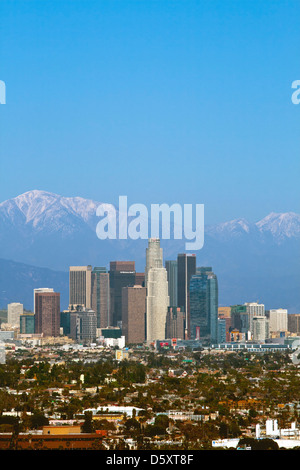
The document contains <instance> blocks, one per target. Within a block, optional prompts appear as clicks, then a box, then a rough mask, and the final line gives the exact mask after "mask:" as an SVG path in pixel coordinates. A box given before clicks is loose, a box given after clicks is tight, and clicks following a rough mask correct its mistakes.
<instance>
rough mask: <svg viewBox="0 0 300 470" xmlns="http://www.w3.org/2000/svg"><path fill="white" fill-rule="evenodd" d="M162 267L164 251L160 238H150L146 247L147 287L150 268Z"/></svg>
mask: <svg viewBox="0 0 300 470" xmlns="http://www.w3.org/2000/svg"><path fill="white" fill-rule="evenodd" d="M162 267H163V251H162V248H161V247H160V239H159V238H150V239H149V241H148V248H146V268H145V287H147V282H148V272H149V269H151V268H162Z"/></svg>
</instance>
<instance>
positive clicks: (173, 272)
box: [165, 260, 177, 307]
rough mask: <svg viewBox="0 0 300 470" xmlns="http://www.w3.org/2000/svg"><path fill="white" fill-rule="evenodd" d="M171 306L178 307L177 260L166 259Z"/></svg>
mask: <svg viewBox="0 0 300 470" xmlns="http://www.w3.org/2000/svg"><path fill="white" fill-rule="evenodd" d="M165 267H166V270H167V275H168V292H169V298H170V306H171V307H177V261H176V260H175V261H173V260H172V261H166V262H165Z"/></svg>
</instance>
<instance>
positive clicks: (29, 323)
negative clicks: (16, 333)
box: [20, 312, 34, 334]
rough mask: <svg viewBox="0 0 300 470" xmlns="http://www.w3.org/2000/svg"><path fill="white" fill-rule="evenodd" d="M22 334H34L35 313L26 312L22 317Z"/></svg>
mask: <svg viewBox="0 0 300 470" xmlns="http://www.w3.org/2000/svg"><path fill="white" fill-rule="evenodd" d="M20 333H21V334H34V313H33V312H26V313H23V314H22V315H21V316H20Z"/></svg>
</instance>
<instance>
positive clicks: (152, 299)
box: [145, 238, 169, 341]
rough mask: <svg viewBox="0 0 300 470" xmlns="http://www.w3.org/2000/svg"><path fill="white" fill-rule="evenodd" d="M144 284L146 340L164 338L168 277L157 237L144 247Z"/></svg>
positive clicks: (167, 301) (167, 302) (167, 303)
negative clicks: (145, 291) (145, 293)
mask: <svg viewBox="0 0 300 470" xmlns="http://www.w3.org/2000/svg"><path fill="white" fill-rule="evenodd" d="M145 286H146V289H147V297H146V324H147V326H146V328H147V341H156V340H159V339H165V335H166V319H167V311H168V306H169V294H168V279H167V270H166V269H165V268H164V267H163V255H162V248H160V240H159V239H158V238H150V239H149V242H148V248H147V249H146V269H145Z"/></svg>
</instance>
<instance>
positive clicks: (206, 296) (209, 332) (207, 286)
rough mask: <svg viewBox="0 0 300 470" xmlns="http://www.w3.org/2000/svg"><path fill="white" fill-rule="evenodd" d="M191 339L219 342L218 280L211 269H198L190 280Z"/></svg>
mask: <svg viewBox="0 0 300 470" xmlns="http://www.w3.org/2000/svg"><path fill="white" fill-rule="evenodd" d="M189 290H190V296H189V300H190V329H191V339H195V338H200V340H201V341H203V342H206V343H209V344H211V343H214V342H217V341H218V280H217V276H216V275H215V274H214V273H213V271H212V268H210V267H201V268H197V270H196V274H194V275H193V276H192V277H191V280H190V286H189Z"/></svg>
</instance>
